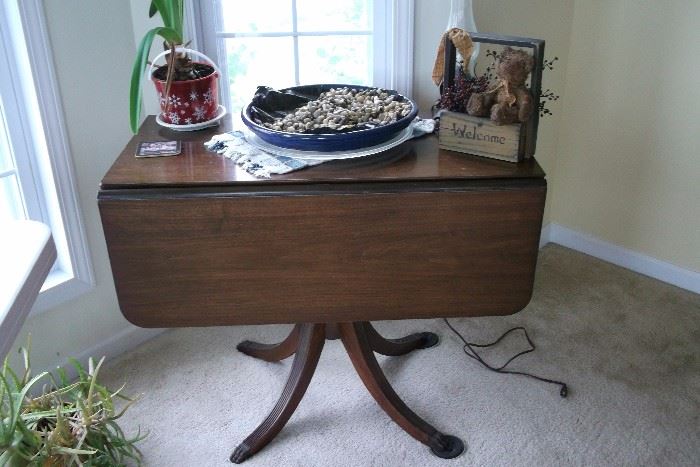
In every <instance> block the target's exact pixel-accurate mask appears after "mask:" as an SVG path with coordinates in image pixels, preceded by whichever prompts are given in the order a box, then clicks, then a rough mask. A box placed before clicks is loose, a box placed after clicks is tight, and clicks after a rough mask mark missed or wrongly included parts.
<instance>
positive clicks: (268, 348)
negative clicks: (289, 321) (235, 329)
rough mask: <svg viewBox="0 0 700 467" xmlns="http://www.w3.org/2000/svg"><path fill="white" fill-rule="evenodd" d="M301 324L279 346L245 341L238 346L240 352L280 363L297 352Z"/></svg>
mask: <svg viewBox="0 0 700 467" xmlns="http://www.w3.org/2000/svg"><path fill="white" fill-rule="evenodd" d="M301 326H302V325H301V324H297V325H296V326H294V329H292V332H291V333H290V334H289V335H288V336H287V338H286V339H285V340H283V341H282V342H280V343H278V344H260V343H258V342H252V341H243V342H241V343H240V344H238V345H237V346H236V349H238V351H239V352H242V353H244V354H246V355H249V356H251V357H254V358H259V359H260V360H265V361H266V362H279V361H280V360H284V359H285V358H287V357H289V356H291V355H293V354H294V352H296V350H297V346H298V345H299V330H300V328H301Z"/></svg>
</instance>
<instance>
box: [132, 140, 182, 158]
mask: <svg viewBox="0 0 700 467" xmlns="http://www.w3.org/2000/svg"><path fill="white" fill-rule="evenodd" d="M181 151H182V144H181V142H180V141H141V142H140V143H139V144H138V146H137V147H136V157H163V156H177V155H178V154H180V152H181Z"/></svg>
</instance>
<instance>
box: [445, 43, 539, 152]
mask: <svg viewBox="0 0 700 467" xmlns="http://www.w3.org/2000/svg"><path fill="white" fill-rule="evenodd" d="M469 35H470V36H471V38H472V41H473V42H478V43H483V44H496V45H504V46H511V47H523V48H531V49H532V56H533V58H534V59H535V65H534V66H533V68H532V73H531V74H530V91H531V92H532V102H533V107H534V111H533V112H532V116H531V117H530V120H529V121H528V122H527V123H525V137H524V142H523V143H522V144H524V145H525V151H524V157H525V158H526V159H529V158H530V157H532V156H533V155H534V154H535V149H536V147H537V128H538V126H539V122H540V112H539V107H540V94H541V92H542V66H543V63H544V40H542V39H532V38H528V37H517V36H503V35H500V34H488V33H478V32H470V33H469ZM456 71H457V49H456V48H455V46H454V44H453V43H452V41H451V40H450V38H449V37H445V69H444V81H443V88H441V91H442V89H444V86H447V87H450V86H452V85H453V84H454V80H455V75H456Z"/></svg>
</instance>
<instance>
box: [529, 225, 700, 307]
mask: <svg viewBox="0 0 700 467" xmlns="http://www.w3.org/2000/svg"><path fill="white" fill-rule="evenodd" d="M550 242H551V243H556V244H558V245H562V246H565V247H567V248H571V249H572V250H576V251H579V252H581V253H585V254H587V255H590V256H593V257H595V258H598V259H602V260H603V261H607V262H609V263H612V264H615V265H617V266H621V267H623V268H626V269H630V270H632V271H634V272H638V273H639V274H644V275H645V276H649V277H653V278H654V279H658V280H660V281H662V282H666V283H668V284H671V285H675V286H676V287H680V288H681V289H685V290H689V291H691V292H694V293H697V294H700V272H697V271H692V270H689V269H684V268H681V267H679V266H676V265H674V264H671V263H668V262H665V261H661V260H659V259H656V258H653V257H651V256H648V255H645V254H642V253H639V252H637V251H633V250H630V249H627V248H624V247H621V246H618V245H615V244H612V243H609V242H606V241H605V240H601V239H600V238H597V237H594V236H593V235H589V234H586V233H582V232H577V231H576V230H573V229H570V228H568V227H565V226H563V225H560V224H557V223H550V224H547V225H546V226H545V227H544V228H543V229H542V234H541V237H540V247H542V246H544V245H546V244H547V243H550Z"/></svg>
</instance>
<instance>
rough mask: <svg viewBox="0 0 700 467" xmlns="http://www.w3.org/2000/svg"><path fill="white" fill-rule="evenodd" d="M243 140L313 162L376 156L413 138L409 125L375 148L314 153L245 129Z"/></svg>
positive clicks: (265, 148) (272, 152)
mask: <svg viewBox="0 0 700 467" xmlns="http://www.w3.org/2000/svg"><path fill="white" fill-rule="evenodd" d="M244 135H245V139H246V141H248V143H250V144H252V145H253V146H255V147H257V148H258V149H262V150H263V151H265V152H269V153H270V154H274V155H276V156H287V157H291V158H293V159H302V160H315V161H332V160H337V159H352V158H355V157H365V156H369V155H372V154H378V153H380V152H384V151H386V150H388V149H391V148H393V147H394V146H398V145H399V144H401V143H403V142H404V141H406V140H409V139H411V137H412V136H413V128H412V127H411V126H410V125H409V126H408V128H405V129H404V130H401V131H399V132H398V133H397V134H396V135H395V136H394V137H393V138H391V139H390V140H388V141H384V142H383V143H380V144H377V145H376V146H371V147H368V148H361V149H353V150H351V151H337V152H316V151H301V150H299V149H289V148H283V147H280V146H275V145H273V144H270V143H268V142H266V141H263V140H262V139H260V138H259V137H258V136H257V135H255V134H254V133H253V132H252V131H250V130H248V129H247V128H246V129H245V131H244Z"/></svg>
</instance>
